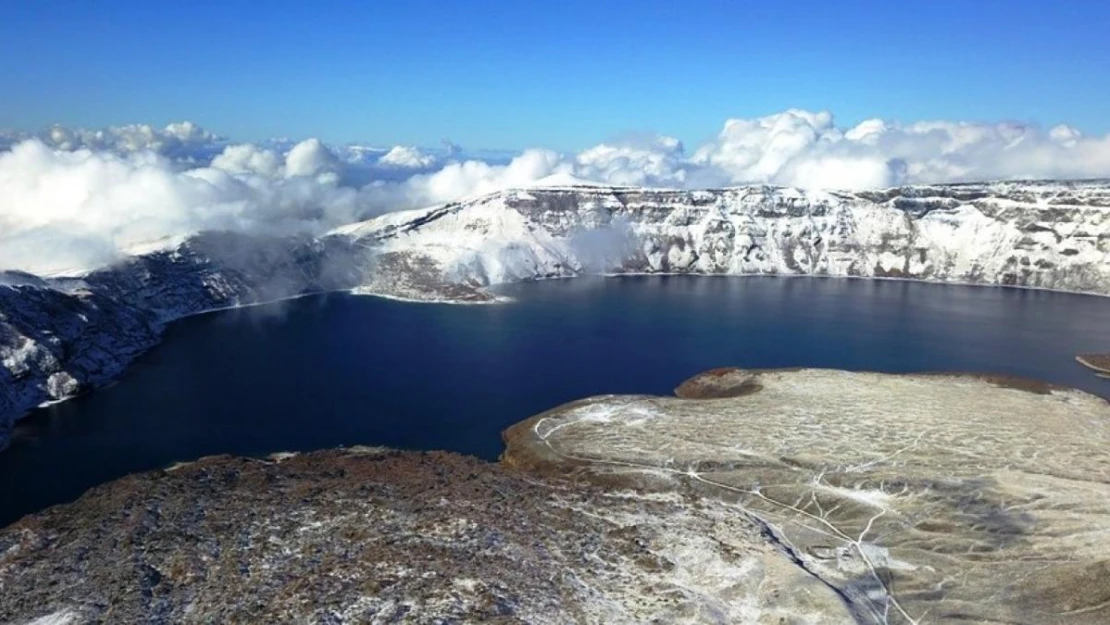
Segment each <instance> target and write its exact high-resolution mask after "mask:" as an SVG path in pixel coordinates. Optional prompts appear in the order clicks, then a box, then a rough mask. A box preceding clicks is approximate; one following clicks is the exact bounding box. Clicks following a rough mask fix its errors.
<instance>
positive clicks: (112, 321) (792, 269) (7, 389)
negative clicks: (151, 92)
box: [0, 178, 1110, 447]
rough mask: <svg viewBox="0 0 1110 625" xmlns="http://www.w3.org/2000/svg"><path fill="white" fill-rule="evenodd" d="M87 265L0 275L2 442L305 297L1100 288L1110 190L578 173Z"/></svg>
mask: <svg viewBox="0 0 1110 625" xmlns="http://www.w3.org/2000/svg"><path fill="white" fill-rule="evenodd" d="M174 243H176V242H170V243H169V245H170V247H169V248H168V249H152V250H149V251H145V252H144V253H142V254H139V255H137V256H135V257H133V258H131V259H129V260H128V261H126V262H123V263H120V264H118V265H115V266H112V267H107V268H103V269H99V270H96V271H93V272H91V273H86V274H82V275H78V276H72V277H66V278H57V277H56V278H41V277H37V276H30V275H27V274H15V273H7V274H5V273H3V272H0V447H2V446H3V444H4V442H5V440H6V437H7V434H6V433H7V431H8V429H9V428H10V426H11V423H12V422H13V420H14V419H15V418H18V417H19V416H21V415H23V414H25V413H26V412H27V411H28V410H30V409H31V408H33V407H35V406H36V405H38V404H40V403H43V402H47V401H54V400H59V399H64V398H66V397H70V396H73V395H74V394H77V393H80V392H82V391H84V390H87V389H90V388H93V387H95V386H97V385H100V384H104V383H106V382H108V381H111V380H112V379H114V378H115V377H116V376H117V375H118V374H119V373H120V372H121V371H122V370H123V369H124V367H126V366H127V364H128V363H129V362H130V361H131V360H132V359H133V358H134V357H135V356H137V355H138V354H139V353H141V352H142V351H144V350H146V349H148V348H149V347H150V346H151V345H153V344H155V343H156V342H157V340H158V338H159V336H160V334H161V332H162V329H163V327H164V326H165V324H166V323H167V322H169V321H171V320H173V319H176V318H179V317H182V316H185V315H188V314H193V313H197V312H202V311H205V310H213V309H217V308H223V307H228V306H237V305H243V304H250V303H255V302H263V301H269V300H276V299H282V298H286V297H291V296H295V295H299V294H302V293H309V292H316V291H325V290H337V289H352V290H354V291H356V292H362V293H369V294H376V295H382V296H387V297H399V298H404V299H410V300H423V301H441V302H485V301H491V300H493V299H495V298H494V297H493V296H492V295H490V294H489V293H488V292H486V290H485V289H484V287H486V286H489V285H493V284H500V283H506V282H514V281H520V280H531V279H536V278H544V277H556V276H575V275H581V274H588V273H627V272H648V273H661V272H668V273H699V274H790V275H795V274H814V275H830V276H885V277H902V278H912V279H922V280H938V281H947V282H967V283H975V284H1000V285H1020V286H1032V287H1042V288H1052V289H1066V290H1075V291H1086V292H1093V293H1100V294H1110V183H1107V182H1078V183H1055V182H1035V183H992V184H970V185H946V186H925V187H906V188H897V189H889V190H882V191H870V192H856V193H844V192H836V193H833V192H805V191H799V190H796V189H786V188H777V187H741V188H732V189H717V190H703V191H679V190H659V189H639V188H631V187H603V186H596V185H590V184H588V183H583V182H582V181H579V180H574V179H570V178H565V179H552V180H548V181H546V182H545V183H544V185H541V186H535V187H531V188H527V189H516V190H509V191H503V192H499V193H494V194H491V195H487V196H483V197H479V198H473V199H470V200H466V201H463V202H457V203H452V204H448V205H445V206H438V207H433V208H428V209H420V210H414V211H405V212H397V213H391V214H388V215H384V216H382V217H379V218H376V219H373V220H370V221H366V222H361V223H357V224H352V225H349V226H344V227H342V228H339V229H337V230H335V231H333V232H331V233H329V234H327V235H326V236H323V237H320V238H318V239H310V238H303V237H302V238H289V239H279V238H265V237H256V236H248V235H243V234H229V233H206V234H201V235H197V236H194V237H192V238H189V239H188V240H186V241H184V242H180V243H177V244H176V245H174Z"/></svg>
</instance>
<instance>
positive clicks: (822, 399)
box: [0, 369, 1110, 625]
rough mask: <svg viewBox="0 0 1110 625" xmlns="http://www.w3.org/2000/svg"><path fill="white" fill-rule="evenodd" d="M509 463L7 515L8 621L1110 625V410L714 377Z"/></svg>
mask: <svg viewBox="0 0 1110 625" xmlns="http://www.w3.org/2000/svg"><path fill="white" fill-rule="evenodd" d="M680 393H681V395H682V396H683V397H685V399H684V398H667V397H646V396H636V397H629V396H603V397H595V398H591V399H585V400H582V401H578V402H573V403H571V404H568V405H565V406H561V407H558V408H555V409H553V410H550V411H548V412H546V413H543V414H541V415H537V416H536V417H533V418H532V419H529V420H527V421H525V422H522V423H520V424H518V425H516V426H514V427H512V428H510V429H509V430H507V431H506V433H505V440H506V443H507V449H506V451H505V454H504V456H503V458H502V462H501V463H499V464H490V463H485V462H481V461H478V460H475V459H471V458H465V457H460V456H457V455H454V454H446V453H413V452H392V451H386V450H380V449H351V450H338V451H326V452H316V453H311V454H303V455H295V454H280V455H276V456H273V457H270V458H268V459H263V460H258V459H243V458H230V457H215V458H206V459H202V460H199V461H197V462H193V463H188V464H184V465H180V466H177V467H173V468H170V469H167V470H165V471H156V472H152V473H146V474H142V475H136V476H131V477H128V478H124V479H122V480H118V481H116V482H113V483H110V484H106V485H103V486H100V487H97V488H95V489H93V490H91V491H89V492H88V493H86V494H85V495H84V496H83V497H82V498H81V499H79V500H78V501H77V502H75V503H73V504H69V505H64V506H57V507H54V508H51V509H49V510H47V511H45V512H42V513H39V514H35V515H31V516H29V517H26V518H24V519H23V520H21V521H19V522H17V523H15V524H13V525H11V526H9V527H8V528H5V529H3V530H0V589H2V590H3V596H4V601H3V602H0V622H13V623H25V622H28V621H32V620H33V619H36V618H42V617H47V616H52V617H54V618H56V619H58V622H65V623H70V624H73V625H77V624H83V623H91V622H101V621H104V620H111V621H119V622H166V623H171V622H172V623H178V622H183V623H190V622H198V623H199V622H239V621H251V622H322V623H353V622H371V623H386V622H397V623H407V622H412V623H425V622H435V623H448V622H476V621H482V622H487V621H488V622H501V623H564V622H574V623H607V624H608V623H614V624H616V623H645V622H657V623H672V622H692V623H768V624H770V623H774V624H779V623H799V624H805V623H814V624H817V623H820V624H826V623H828V624H836V623H892V624H893V623H897V624H907V623H962V624H982V625H986V624H988V623H1000V622H1004V623H1020V624H1023V625H1037V624H1056V625H1065V624H1066V625H1079V624H1082V625H1087V624H1097V623H1110V585H1107V583H1106V576H1107V575H1108V574H1110V542H1108V541H1106V539H1105V538H1106V533H1107V527H1108V526H1110V455H1108V454H1107V452H1106V450H1107V449H1110V404H1108V403H1107V402H1106V401H1105V400H1102V399H1100V398H1097V397H1094V396H1091V395H1087V394H1085V393H1082V392H1079V391H1075V390H1069V389H1061V388H1056V387H1050V386H1048V385H1043V384H1037V383H1029V382H1024V381H1019V380H1010V379H1003V378H988V379H984V378H981V377H976V376H957V375H910V376H896V375H885V374H874V373H850V372H844V371H829V370H796V371H762V372H761V371H744V370H736V369H722V370H715V371H713V372H710V373H708V374H706V375H703V376H699V377H697V378H695V379H693V380H690V381H688V382H687V383H684V384H683V385H682V386H681V387H680Z"/></svg>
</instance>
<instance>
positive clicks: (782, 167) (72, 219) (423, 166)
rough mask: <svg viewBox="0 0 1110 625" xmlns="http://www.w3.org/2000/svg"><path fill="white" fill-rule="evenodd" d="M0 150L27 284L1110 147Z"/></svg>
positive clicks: (637, 142)
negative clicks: (567, 202) (603, 207)
mask: <svg viewBox="0 0 1110 625" xmlns="http://www.w3.org/2000/svg"><path fill="white" fill-rule="evenodd" d="M6 143H7V144H11V147H10V149H7V150H6V151H0V269H5V268H18V269H24V270H31V271H40V272H52V271H58V270H63V269H72V268H80V267H90V266H96V265H99V264H103V263H105V262H109V261H111V260H112V259H113V258H116V257H117V256H118V255H119V254H121V253H125V252H126V251H127V250H128V249H132V248H133V247H134V246H137V245H141V244H146V243H149V242H151V241H157V240H160V239H164V238H166V237H170V238H173V237H181V236H185V235H188V234H190V233H193V232H197V231H199V230H203V229H233V230H247V229H250V230H260V231H267V232H275V233H284V232H310V233H319V232H323V231H325V230H326V229H328V228H331V227H334V226H336V225H340V224H343V223H349V222H351V221H354V220H357V219H361V218H366V217H367V216H370V215H373V214H375V213H378V212H383V211H386V210H396V209H402V208H413V207H418V206H428V205H433V204H438V203H443V202H448V201H452V200H457V199H459V198H463V197H469V196H474V195H479V194H483V193H489V192H493V191H496V190H499V189H504V188H508V187H515V186H528V185H532V184H535V183H536V182H537V181H542V180H544V179H550V180H561V181H568V180H575V179H582V180H587V181H592V182H599V183H607V184H622V185H647V186H668V187H685V188H696V187H707V186H722V185H737V184H746V183H759V184H781V185H790V186H800V187H808V188H844V189H850V188H861V187H883V186H892V185H897V184H906V183H935V182H955V181H968V180H985V179H1014V178H1091V177H1105V176H1110V136H1104V137H1090V136H1086V135H1083V134H1082V133H1081V132H1079V131H1078V130H1076V129H1075V128H1072V127H1070V126H1067V125H1059V126H1055V127H1052V128H1050V129H1047V130H1045V129H1042V128H1040V127H1036V126H1028V125H1022V124H1014V123H998V124H983V123H969V122H952V121H927V122H916V123H909V124H902V123H899V122H895V121H890V120H881V119H871V120H866V121H864V122H861V123H859V124H857V125H856V126H854V127H851V128H841V127H838V126H837V125H836V124H835V121H834V119H833V116H832V115H831V114H830V113H827V112H810V111H802V110H790V111H785V112H782V113H778V114H775V115H769V116H766V117H760V118H754V119H730V120H728V121H727V122H726V123H725V124H724V127H723V128H722V130H721V132H720V133H719V134H718V136H717V137H716V138H715V139H714V140H712V141H710V142H708V143H707V144H705V145H702V146H700V147H698V148H697V149H696V150H694V152H693V154H687V153H686V152H685V150H684V149H683V146H682V144H681V142H679V141H678V140H676V139H673V138H670V137H665V136H653V135H647V136H629V137H623V138H621V139H618V140H614V141H607V142H605V143H602V144H599V145H597V146H594V147H592V148H589V149H587V150H584V151H582V152H581V153H579V154H576V155H562V154H558V153H556V152H552V151H549V150H541V149H534V150H527V151H525V152H523V153H521V154H519V155H517V156H516V157H515V158H512V159H511V160H509V161H508V162H505V161H504V160H499V161H498V162H488V161H485V160H481V159H470V160H455V159H458V158H460V155H459V152H458V150H457V148H456V147H455V146H453V145H450V146H448V149H446V151H443V150H441V151H440V152H438V153H435V152H431V151H425V150H420V149H417V148H412V147H406V146H398V147H394V148H392V149H390V150H388V151H385V150H380V149H376V148H370V147H365V146H342V147H338V148H329V147H328V146H326V145H325V144H323V143H322V142H320V141H319V140H316V139H309V140H306V141H302V142H300V143H294V142H292V141H288V140H282V141H271V142H266V143H265V144H263V146H259V145H251V144H234V145H226V143H225V142H224V140H223V139H221V138H219V137H217V136H216V135H214V134H212V133H210V132H208V131H205V130H203V129H201V128H199V127H198V126H196V125H195V124H191V123H188V122H184V123H181V124H171V125H169V126H167V127H165V128H162V129H156V128H153V127H151V126H141V125H135V126H122V127H116V128H109V129H106V130H99V131H87V130H69V129H65V128H60V127H55V128H51V129H49V130H47V131H44V133H41V134H40V135H39V138H34V139H27V137H26V136H22V135H14V134H9V135H5V136H3V137H0V150H4V145H5V144H6ZM337 154H338V155H340V156H337ZM379 155H380V156H379ZM498 158H499V159H501V157H500V156H499V157H498Z"/></svg>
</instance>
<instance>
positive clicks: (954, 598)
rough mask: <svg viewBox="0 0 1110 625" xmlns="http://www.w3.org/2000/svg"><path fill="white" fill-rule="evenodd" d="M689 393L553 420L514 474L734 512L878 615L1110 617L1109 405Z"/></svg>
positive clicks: (996, 392) (1081, 399) (1022, 397)
mask: <svg viewBox="0 0 1110 625" xmlns="http://www.w3.org/2000/svg"><path fill="white" fill-rule="evenodd" d="M679 392H680V394H682V395H684V396H685V397H687V399H674V398H661V397H620V396H608V397H598V398H593V399H588V400H583V401H580V402H576V403H573V404H569V405H567V406H563V407H560V408H557V409H554V410H552V411H549V412H547V413H545V414H542V415H539V416H537V417H535V418H533V419H531V420H529V421H526V422H524V423H522V424H519V425H517V426H514V427H513V428H512V429H510V430H509V431H508V433H507V435H506V440H507V441H508V443H509V446H508V450H507V451H506V454H505V459H504V461H505V462H507V463H508V464H510V465H513V466H518V467H523V468H527V469H528V470H530V471H537V472H541V473H545V474H564V473H568V474H573V475H577V476H578V478H579V479H587V480H588V481H591V482H596V483H603V484H604V483H622V482H623V483H630V482H634V483H636V484H638V485H640V486H641V487H643V488H650V489H654V490H656V491H658V492H661V493H675V492H680V493H696V496H697V497H699V501H700V502H705V501H724V502H729V503H730V504H732V505H735V506H737V509H738V510H740V511H742V513H743V514H746V515H749V516H750V517H751V518H752V519H754V520H756V521H757V522H758V523H761V524H763V525H765V526H766V527H767V531H766V534H765V535H766V536H768V537H769V540H770V541H771V542H773V543H775V544H778V545H779V546H780V547H781V548H782V549H783V550H784V552H785V553H787V554H789V555H790V557H792V558H794V559H795V560H796V562H797V563H798V565H799V566H801V567H803V568H805V569H806V570H807V571H810V572H811V573H813V574H814V575H815V576H817V577H819V578H820V579H822V580H824V581H825V582H827V583H828V584H830V585H832V586H834V587H836V588H837V589H839V590H840V591H841V592H843V593H844V594H845V595H846V596H847V597H848V598H849V599H850V600H851V602H852V604H853V605H856V606H860V607H859V610H858V611H859V612H861V613H863V620H864V621H865V622H878V623H887V622H889V623H934V622H940V623H955V622H959V623H1000V622H1004V623H1023V624H1034V623H1054V624H1057V623H1058V624H1063V623H1069V624H1070V623H1076V624H1079V623H1082V624H1090V623H1110V585H1108V584H1107V583H1106V575H1107V574H1108V573H1110V543H1108V542H1107V541H1106V540H1105V537H1106V528H1107V527H1108V526H1110V454H1108V453H1107V449H1110V404H1108V403H1107V402H1106V401H1105V400H1103V399H1101V398H1098V397H1094V396H1091V395H1087V394H1085V393H1082V392H1080V391H1075V390H1067V389H1060V388H1053V387H1048V386H1046V385H1041V384H1035V383H1024V382H1022V381H1019V380H1011V379H993V378H987V379H983V378H980V377H975V376H951V375H911V376H895V375H885V374H873V373H848V372H842V371H827V370H799V371H768V372H758V371H743V370H717V371H713V372H709V373H707V374H703V375H702V376H698V377H697V378H695V379H693V380H690V381H687V382H686V383H684V384H683V385H682V386H681V387H679ZM695 398H696V399H695Z"/></svg>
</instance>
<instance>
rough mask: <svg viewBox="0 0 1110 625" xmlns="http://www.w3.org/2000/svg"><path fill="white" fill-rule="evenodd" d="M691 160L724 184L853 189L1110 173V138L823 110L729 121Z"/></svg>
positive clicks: (1010, 125)
mask: <svg viewBox="0 0 1110 625" xmlns="http://www.w3.org/2000/svg"><path fill="white" fill-rule="evenodd" d="M692 161H693V162H694V163H696V164H698V165H701V166H703V167H706V168H710V169H716V170H717V171H718V172H720V174H722V175H721V176H720V177H721V178H723V179H724V180H725V181H727V182H728V183H729V184H739V183H747V182H757V183H768V184H781V185H788V186H798V187H807V188H839V189H855V188H867V187H885V186H894V185H899V184H916V183H940V182H961V181H973V180H991V179H1016V178H1090V177H1098V176H1106V175H1110V136H1108V137H1084V136H1083V135H1082V133H1080V132H1079V131H1078V130H1076V129H1074V128H1071V127H1068V126H1056V127H1054V128H1052V129H1051V130H1048V131H1045V130H1043V129H1042V128H1040V127H1038V126H1031V125H1025V124H1014V123H1000V124H982V123H969V122H948V121H931V122H916V123H912V124H908V125H902V124H898V123H896V122H887V121H884V120H880V119H870V120H866V121H864V122H861V123H860V124H858V125H856V126H855V127H852V128H849V129H846V130H842V129H840V128H838V127H837V126H836V125H835V124H834V122H833V116H832V114H830V113H828V112H819V113H813V112H809V111H800V110H790V111H785V112H783V113H779V114H776V115H769V116H766V117H761V118H756V119H730V120H728V121H727V122H726V123H725V126H724V129H723V130H722V131H721V132H720V134H719V135H718V136H717V138H716V139H715V140H714V141H712V142H710V143H708V144H707V145H704V146H702V147H701V148H699V149H698V150H697V152H695V154H694V156H693V158H692Z"/></svg>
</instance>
